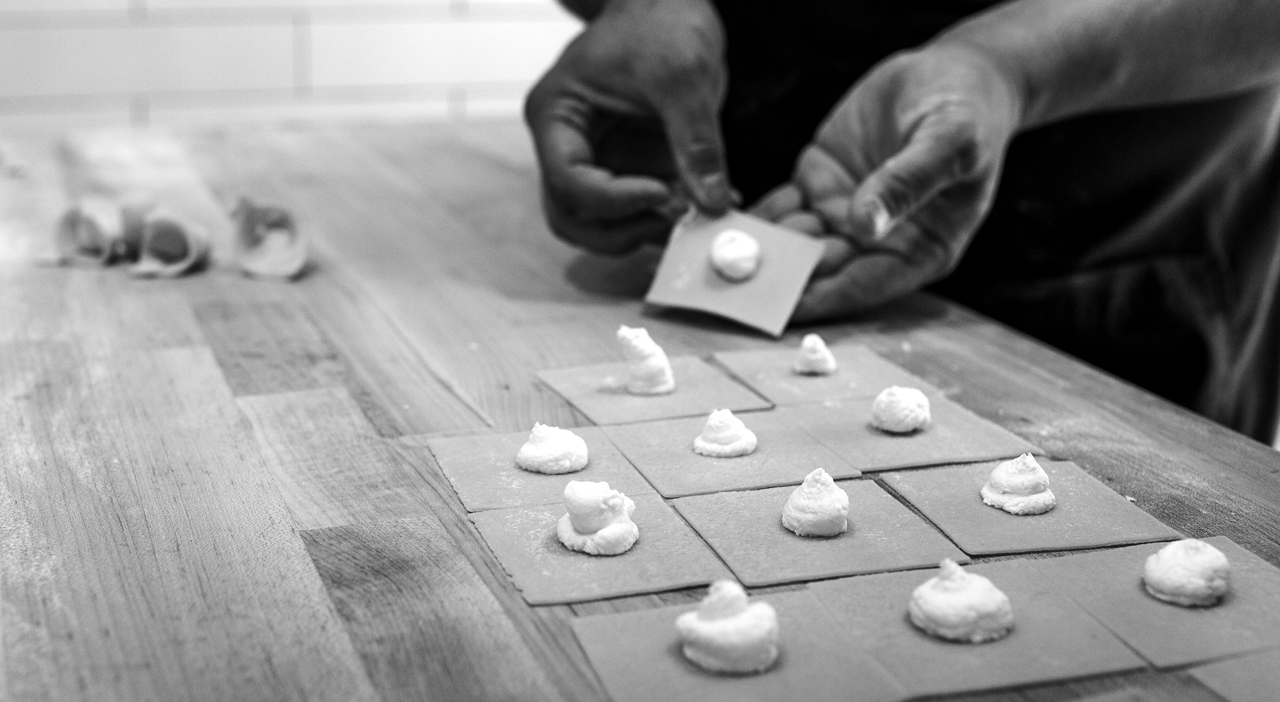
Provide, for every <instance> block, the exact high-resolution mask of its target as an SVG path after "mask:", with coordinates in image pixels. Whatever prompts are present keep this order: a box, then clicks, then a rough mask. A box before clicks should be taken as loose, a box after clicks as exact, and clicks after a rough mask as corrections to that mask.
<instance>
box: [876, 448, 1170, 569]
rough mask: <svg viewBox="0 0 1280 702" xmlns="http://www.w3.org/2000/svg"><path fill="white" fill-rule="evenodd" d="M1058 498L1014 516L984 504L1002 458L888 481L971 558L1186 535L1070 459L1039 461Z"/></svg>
mask: <svg viewBox="0 0 1280 702" xmlns="http://www.w3.org/2000/svg"><path fill="white" fill-rule="evenodd" d="M1037 462H1038V463H1039V464H1040V465H1041V466H1042V467H1043V468H1044V470H1045V473H1046V474H1047V475H1048V476H1049V489H1050V490H1052V491H1053V494H1054V497H1056V498H1057V501H1058V504H1057V506H1055V507H1054V508H1053V509H1052V510H1050V511H1048V512H1046V513H1044V514H1036V515H1022V516H1018V515H1013V514H1009V513H1008V512H1005V511H1004V510H1001V509H996V508H995V507H990V506H988V505H986V504H985V503H983V501H982V495H981V494H980V490H981V489H982V486H983V485H985V484H986V482H987V478H988V477H990V475H991V470H992V469H993V468H995V467H996V466H997V465H998V464H999V462H991V463H979V464H975V465H966V466H954V467H947V468H931V469H929V470H920V471H906V472H902V473H890V474H887V475H885V476H884V481H885V483H886V484H887V485H888V486H889V487H891V488H893V489H894V490H895V491H897V493H898V494H899V495H901V496H902V497H903V498H904V499H906V500H907V501H908V502H910V503H911V504H912V505H914V506H915V507H916V509H918V510H920V511H921V512H922V513H923V514H924V516H926V517H928V518H929V520H930V521H932V522H933V523H934V524H937V525H938V528H940V529H942V531H943V532H944V533H946V535H947V536H949V537H951V540H952V541H954V542H956V545H958V546H959V547H960V548H962V549H964V552H965V553H967V554H969V555H971V556H989V555H996V554H1004V553H1026V552H1028V551H1065V550H1070V549H1081V548H1097V547H1101V546H1117V545H1120V544H1132V543H1141V542H1144V541H1162V540H1168V539H1176V538H1179V537H1180V536H1181V534H1179V533H1178V532H1177V531H1176V530H1174V529H1171V528H1169V527H1167V526H1165V525H1164V524H1163V523H1161V522H1160V520H1158V519H1156V518H1155V517H1153V516H1151V515H1149V514H1147V513H1146V512H1143V511H1142V510H1141V509H1139V508H1138V507H1136V506H1135V505H1133V504H1132V503H1130V502H1129V501H1128V500H1126V499H1124V497H1122V496H1121V495H1120V494H1119V493H1117V492H1115V491H1114V490H1112V489H1111V488H1109V487H1107V486H1106V485H1103V484H1102V483H1101V482H1100V481H1099V480H1098V479H1096V478H1094V477H1093V476H1091V475H1089V474H1088V473H1086V472H1084V471H1083V470H1081V469H1080V467H1079V466H1077V465H1076V464H1074V463H1071V462H1069V461H1049V460H1044V459H1037Z"/></svg>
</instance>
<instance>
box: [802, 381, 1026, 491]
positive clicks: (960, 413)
mask: <svg viewBox="0 0 1280 702" xmlns="http://www.w3.org/2000/svg"><path fill="white" fill-rule="evenodd" d="M925 394H926V395H927V396H928V398H929V405H930V415H931V416H932V421H931V422H930V424H929V426H927V427H925V428H924V429H923V430H921V431H918V432H915V433H912V434H889V433H886V432H883V431H880V430H879V429H876V428H875V427H873V426H871V400H865V399H864V400H843V401H828V402H823V403H821V404H814V405H798V406H793V407H783V408H780V409H779V410H778V412H780V413H783V412H785V413H786V414H787V417H788V419H789V420H790V421H791V422H792V423H793V424H796V425H797V426H802V427H804V428H805V430H806V431H808V432H809V434H810V435H811V436H813V437H814V439H816V440H817V441H818V442H820V443H822V444H823V445H824V446H826V447H827V448H829V449H831V450H832V451H835V452H836V454H838V455H839V456H840V457H841V458H844V459H845V460H846V461H848V462H849V463H851V464H852V465H853V467H855V468H857V469H859V470H861V471H862V472H864V473H866V472H871V471H881V470H893V469H895V468H914V467H918V466H931V465H941V464H944V463H968V462H972V461H987V460H993V459H996V458H1012V457H1014V456H1017V455H1019V454H1023V453H1036V454H1039V453H1042V451H1041V450H1040V449H1039V448H1037V447H1036V446H1035V445H1034V444H1031V443H1029V442H1027V441H1024V440H1023V439H1021V438H1020V437H1018V436H1017V435H1016V434H1013V433H1012V432H1009V431H1007V430H1005V429H1004V428H1002V427H1000V426H999V425H997V424H994V423H992V422H989V421H987V420H986V419H983V418H982V417H979V416H978V415H976V414H974V413H972V412H970V411H969V410H967V409H965V408H963V407H961V406H960V405H958V404H956V403H954V402H952V401H951V400H948V399H947V398H946V396H944V395H942V394H940V393H938V392H936V391H935V392H930V391H928V390H926V391H925Z"/></svg>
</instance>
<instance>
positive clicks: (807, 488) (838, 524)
mask: <svg viewBox="0 0 1280 702" xmlns="http://www.w3.org/2000/svg"><path fill="white" fill-rule="evenodd" d="M782 526H784V527H786V528H788V529H790V530H791V531H794V532H795V533H796V534H798V535H799V536H836V535H837V534H843V533H844V532H846V531H848V530H849V494H848V493H847V492H845V491H844V490H841V489H840V488H839V487H838V486H836V483H835V481H834V480H832V479H831V476H830V475H827V471H825V470H823V469H821V468H818V469H816V470H814V471H813V472H812V473H810V474H809V475H807V476H805V479H804V483H802V484H801V485H800V487H798V488H796V489H795V491H794V492H792V493H791V496H790V497H788V498H787V504H786V505H785V506H784V507H783V508H782Z"/></svg>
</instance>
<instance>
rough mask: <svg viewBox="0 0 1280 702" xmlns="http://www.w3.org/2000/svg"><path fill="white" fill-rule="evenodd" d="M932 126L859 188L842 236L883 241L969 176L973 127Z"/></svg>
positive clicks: (974, 150) (974, 154)
mask: <svg viewBox="0 0 1280 702" xmlns="http://www.w3.org/2000/svg"><path fill="white" fill-rule="evenodd" d="M943 120H946V121H945V122H943ZM934 122H935V124H930V123H928V122H926V123H925V124H924V125H922V126H921V128H920V129H919V130H918V131H917V132H916V134H915V135H914V136H913V137H912V139H911V141H909V142H908V143H907V145H906V147H905V148H903V149H902V151H900V152H898V153H897V154H895V155H894V156H893V157H891V158H889V159H888V160H887V161H885V162H884V163H883V164H882V165H881V166H880V167H879V168H877V169H876V170H875V171H873V172H872V173H871V174H870V175H869V176H867V178H866V179H865V180H864V181H863V182H862V183H861V184H860V185H859V186H858V188H857V190H856V191H855V192H854V194H853V199H852V201H851V202H850V203H849V209H848V216H847V218H842V219H843V222H844V226H845V227H847V229H845V230H842V233H847V234H856V233H861V234H864V235H867V234H869V235H870V236H871V237H872V238H873V239H882V238H884V236H885V235H886V234H888V233H889V231H890V230H892V229H893V228H894V227H895V226H896V225H897V224H898V223H899V222H901V221H902V220H903V219H905V218H906V217H908V216H909V215H910V214H911V213H912V212H914V211H915V210H916V209H917V208H918V207H920V206H921V205H922V204H924V203H925V202H927V201H929V199H930V198H932V197H933V196H934V195H935V194H937V193H938V192H939V191H940V190H943V189H944V188H946V187H947V186H950V185H952V184H954V183H956V182H957V181H959V180H962V179H964V178H967V177H969V176H971V175H972V173H973V172H974V170H975V169H976V167H977V161H978V144H977V137H976V133H975V131H974V128H973V126H972V123H971V122H968V121H967V120H961V121H956V120H951V119H947V118H946V117H940V118H936V119H935V120H934ZM838 221H839V220H838Z"/></svg>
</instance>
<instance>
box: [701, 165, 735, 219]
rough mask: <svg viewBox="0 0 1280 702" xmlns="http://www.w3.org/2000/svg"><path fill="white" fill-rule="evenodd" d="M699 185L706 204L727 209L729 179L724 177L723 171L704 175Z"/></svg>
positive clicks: (713, 207)
mask: <svg viewBox="0 0 1280 702" xmlns="http://www.w3.org/2000/svg"><path fill="white" fill-rule="evenodd" d="M698 185H700V186H701V189H702V199H703V200H704V204H705V205H706V206H707V207H709V208H712V209H715V210H725V209H728V207H729V202H730V195H729V181H728V180H727V179H726V178H725V177H724V174H723V173H713V174H711V175H709V176H703V178H702V180H700V181H698Z"/></svg>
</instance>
